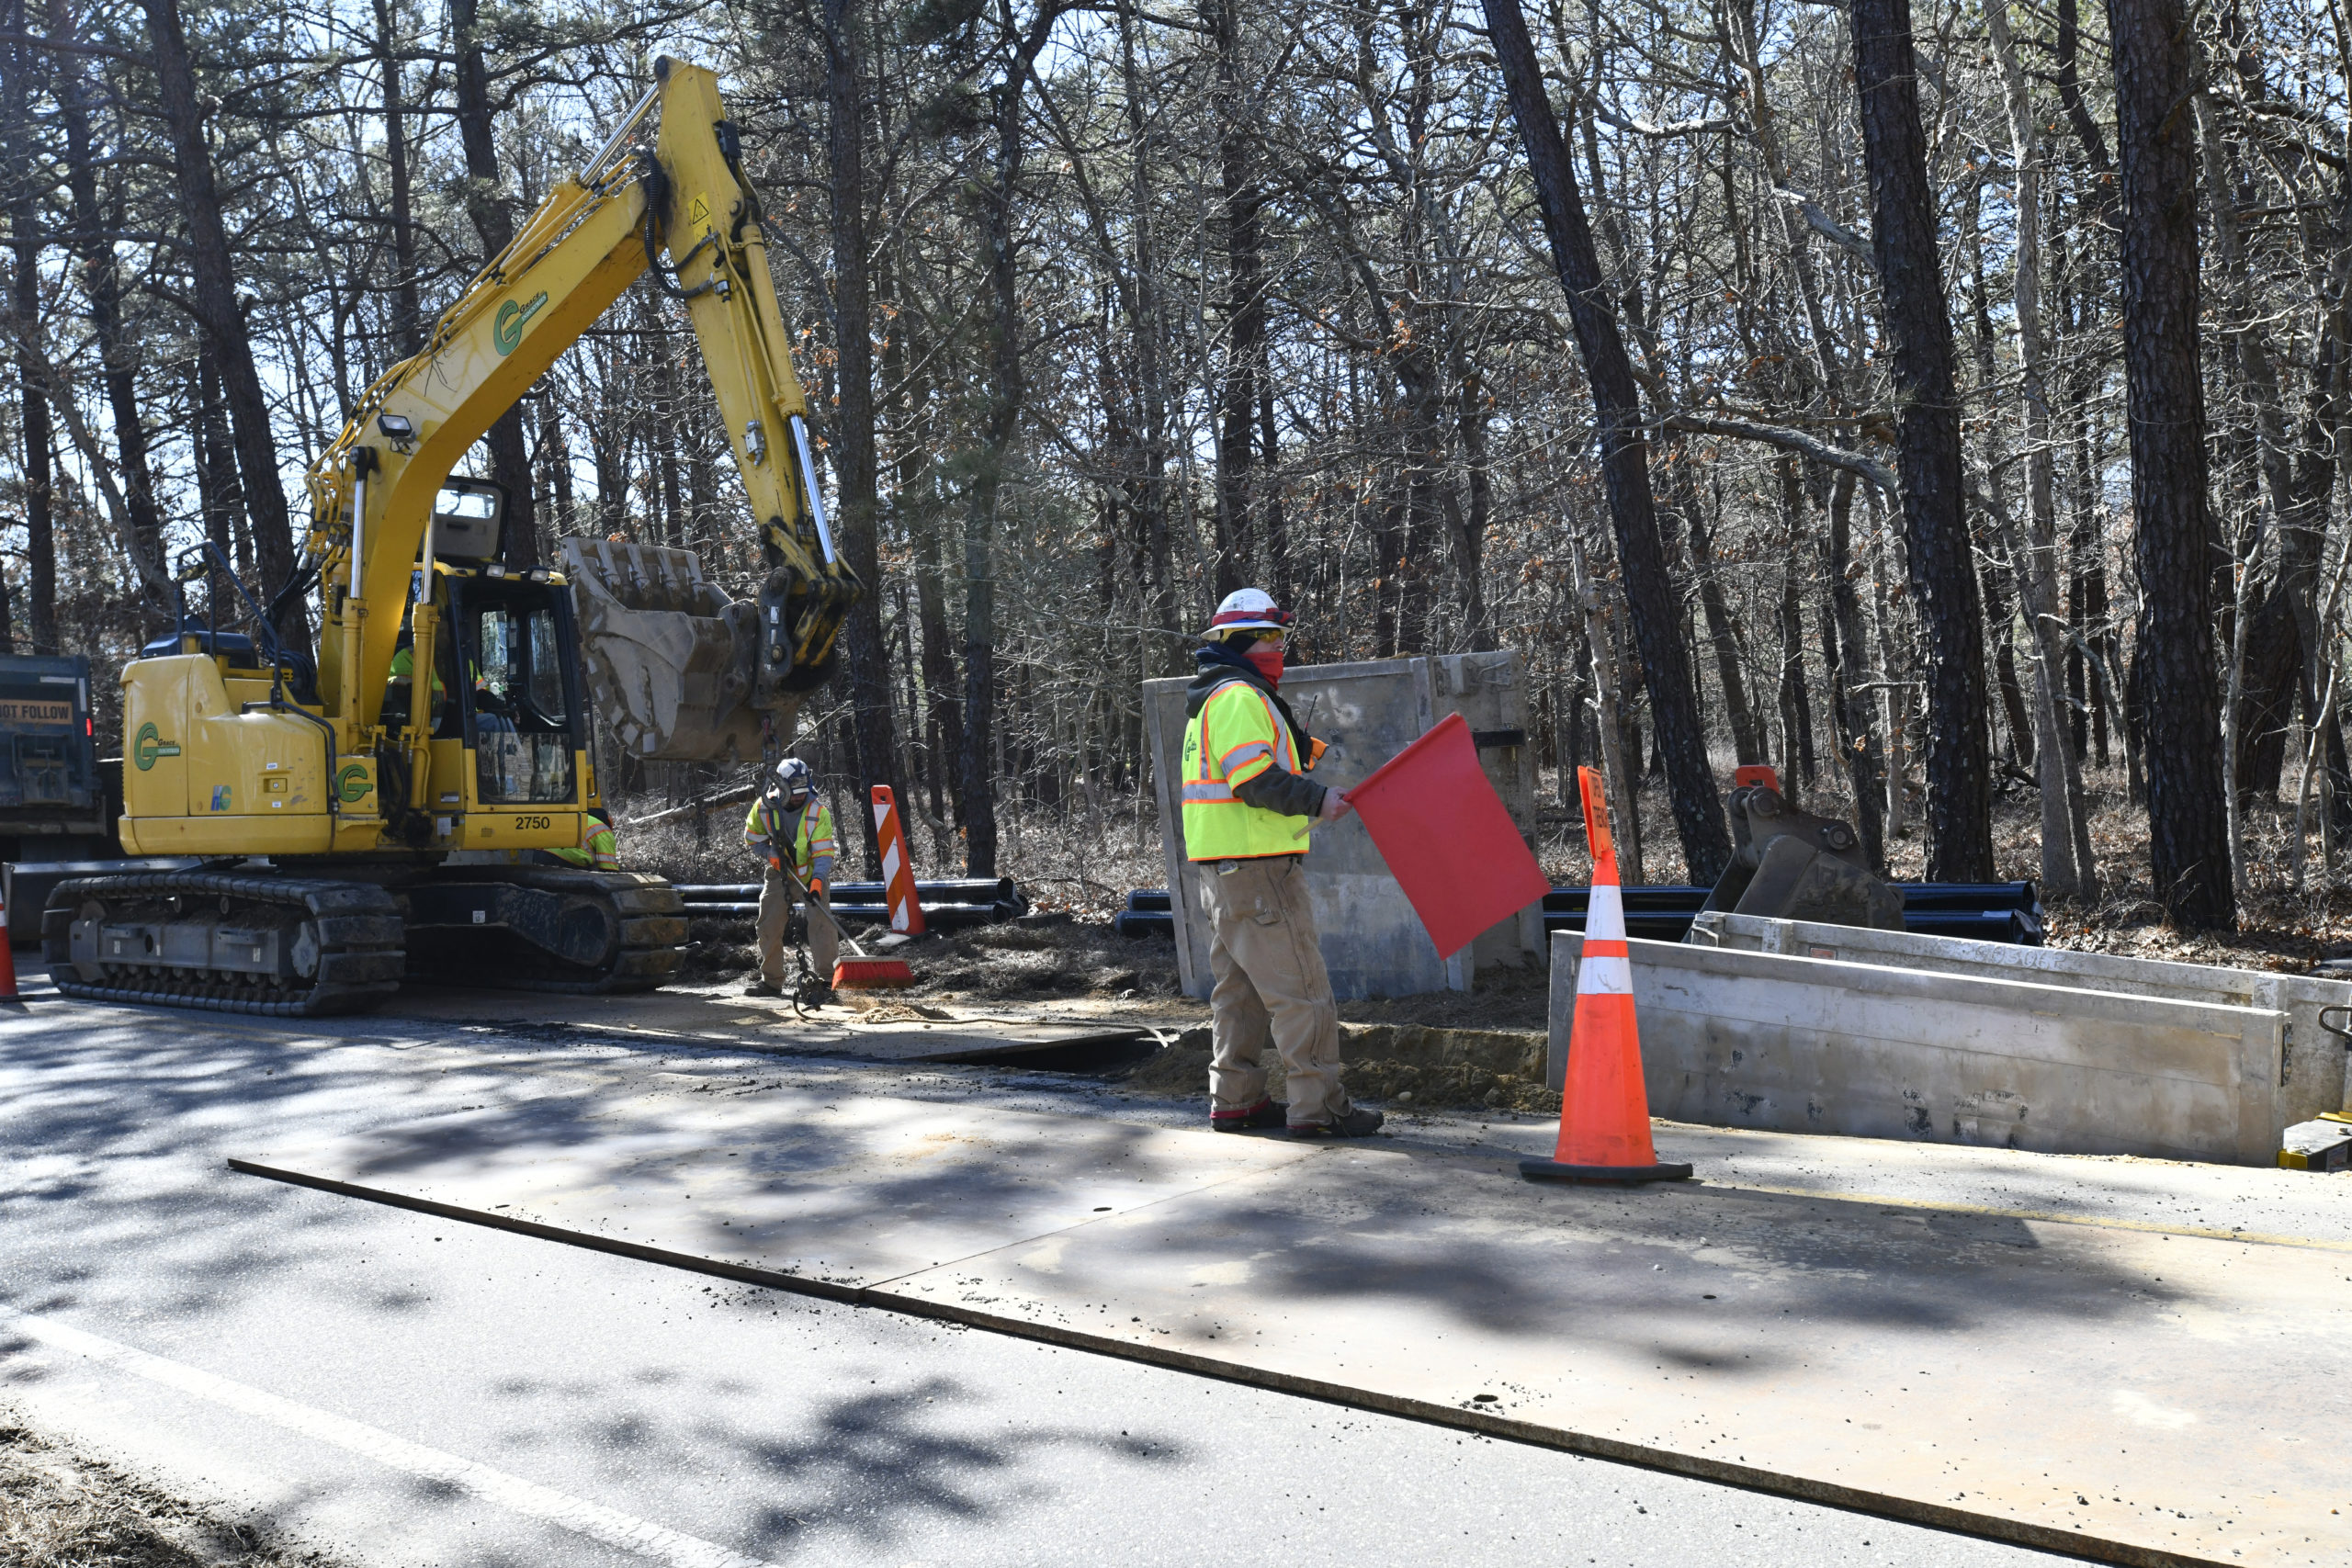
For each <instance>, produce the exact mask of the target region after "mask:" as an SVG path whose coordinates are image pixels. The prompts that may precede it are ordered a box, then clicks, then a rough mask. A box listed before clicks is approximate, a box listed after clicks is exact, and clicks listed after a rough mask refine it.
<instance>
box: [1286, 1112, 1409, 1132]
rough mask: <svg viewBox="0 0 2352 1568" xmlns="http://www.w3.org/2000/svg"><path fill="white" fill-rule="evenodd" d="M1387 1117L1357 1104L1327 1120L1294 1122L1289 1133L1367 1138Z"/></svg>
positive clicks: (1378, 1128)
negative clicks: (1340, 1114)
mask: <svg viewBox="0 0 2352 1568" xmlns="http://www.w3.org/2000/svg"><path fill="white" fill-rule="evenodd" d="M1386 1120H1387V1118H1386V1117H1385V1116H1383V1115H1381V1113H1380V1112H1379V1111H1366V1110H1364V1109H1363V1107H1361V1106H1359V1107H1357V1108H1356V1109H1355V1110H1353V1111H1349V1112H1348V1113H1347V1114H1346V1115H1344V1116H1334V1117H1333V1118H1331V1120H1329V1122H1292V1123H1291V1124H1290V1135H1291V1136H1292V1137H1294V1138H1368V1137H1370V1136H1372V1135H1373V1134H1374V1133H1377V1132H1379V1131H1380V1124H1381V1122H1385V1121H1386Z"/></svg>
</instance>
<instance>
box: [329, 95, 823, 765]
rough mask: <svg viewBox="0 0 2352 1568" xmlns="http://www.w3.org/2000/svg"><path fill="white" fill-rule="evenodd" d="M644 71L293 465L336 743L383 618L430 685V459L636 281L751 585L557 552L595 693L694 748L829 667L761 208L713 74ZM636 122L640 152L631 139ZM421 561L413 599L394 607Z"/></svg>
mask: <svg viewBox="0 0 2352 1568" xmlns="http://www.w3.org/2000/svg"><path fill="white" fill-rule="evenodd" d="M655 78H656V81H655V85H654V86H653V87H652V89H651V90H650V91H649V92H648V93H647V94H646V95H645V96H644V97H643V98H642V99H640V100H639V102H638V104H637V105H636V106H635V107H633V108H632V109H631V111H630V113H629V116H628V119H627V120H625V121H624V122H623V124H622V125H621V127H620V128H619V130H616V132H615V134H614V135H613V137H612V139H611V140H610V141H608V142H607V143H606V145H605V148H604V150H603V151H602V152H599V153H598V154H597V155H596V157H595V158H594V159H593V160H592V161H591V162H590V163H589V164H588V165H587V167H586V168H584V169H583V170H582V172H581V174H580V175H578V177H576V178H574V179H571V180H566V181H564V182H563V183H561V184H560V185H559V186H556V188H555V189H554V190H552V191H551V192H550V193H549V194H548V197H547V199H546V200H545V201H543V202H542V203H541V204H540V205H539V208H538V209H537V211H536V212H534V213H533V214H532V215H531V217H530V220H528V221H527V222H526V224H525V225H524V226H523V229H522V231H520V232H519V233H518V234H517V235H516V236H515V241H514V243H512V244H511V245H509V246H508V247H507V248H506V250H505V251H504V252H503V253H502V254H500V255H498V256H497V257H495V258H494V259H493V260H492V262H491V263H490V265H488V266H486V267H484V268H483V269H482V271H481V274H480V275H479V276H477V277H475V279H474V280H473V282H472V283H471V284H470V285H469V286H468V288H467V289H466V290H465V292H464V293H463V294H462V295H460V296H459V297H458V300H457V301H456V303H454V304H453V305H451V306H450V308H449V309H448V310H447V312H446V313H445V314H444V315H443V316H442V317H441V319H440V321H438V322H437V323H436V324H435V328H434V331H433V335H432V338H431V340H430V341H429V342H428V343H427V344H425V346H424V349H423V351H422V352H420V353H418V354H417V355H414V356H413V357H412V358H410V359H407V360H405V361H403V362H401V364H399V365H397V366H394V367H392V368H391V369H390V370H389V371H388V372H386V373H385V375H384V376H383V377H382V378H380V379H379V380H378V381H377V382H376V383H375V385H374V386H372V387H370V388H369V389H368V391H367V392H366V394H365V395H364V396H363V397H362V398H361V399H360V400H359V402H358V404H357V406H356V408H355V409H354V411H353V413H352V417H351V420H350V422H349V423H348V424H346V425H345V428H344V430H343V432H342V434H341V435H340V436H339V437H338V438H337V440H336V441H335V442H334V445H333V446H330V447H328V448H327V449H326V451H325V452H324V453H323V454H322V455H321V456H320V457H319V458H318V460H317V461H316V462H315V463H313V464H312V465H311V469H310V473H309V484H310V491H311V506H312V516H313V523H312V528H311V535H310V538H309V540H308V545H307V555H308V559H309V563H310V564H311V565H312V566H314V567H315V568H316V570H317V571H318V574H319V582H320V590H321V594H322V599H323V601H324V611H325V614H324V625H323V626H322V635H321V639H320V649H319V661H318V662H319V685H320V696H321V698H322V702H323V704H324V705H325V706H326V709H327V712H328V714H329V716H331V717H334V718H338V719H340V720H341V721H342V727H343V728H344V730H345V734H346V735H347V736H349V737H351V739H359V738H360V737H361V736H364V735H366V734H368V733H369V732H372V731H373V730H374V729H375V728H376V726H377V723H378V719H379V711H380V707H381V705H382V702H383V698H384V694H385V687H386V681H387V678H388V676H389V675H390V672H391V671H392V666H393V659H394V655H395V652H396V651H397V649H398V648H399V645H400V643H401V631H402V628H403V619H404V616H407V615H413V639H412V640H413V674H412V680H413V689H416V690H422V689H424V687H425V686H426V685H427V684H428V683H429V682H432V681H433V680H434V672H433V671H432V668H431V664H432V660H433V657H434V646H435V639H434V637H433V635H432V634H433V631H434V625H433V620H434V610H433V604H432V601H433V597H434V595H433V593H432V592H431V587H432V582H433V570H434V565H433V553H434V552H433V544H432V538H433V535H432V534H431V530H432V528H433V524H434V510H435V501H436V498H437V497H438V496H439V495H440V494H441V492H442V489H443V486H444V484H445V482H446V481H447V479H448V476H449V471H450V469H451V468H453V467H454V466H455V465H456V463H457V462H458V459H459V458H460V457H463V456H464V455H465V453H466V451H467V450H468V449H469V447H470V446H472V445H473V444H474V442H475V441H477V440H479V439H480V438H481V435H482V434H484V433H485V432H486V431H488V430H489V428H490V427H491V425H492V423H495V422H496V420H497V419H498V418H499V416H500V415H501V414H503V413H504V412H506V411H507V410H508V409H509V408H511V407H512V406H513V405H514V404H515V401H516V400H518V399H520V398H521V397H522V396H523V395H524V394H525V393H526V392H527V391H528V390H529V389H530V388H531V387H532V385H533V384H534V383H536V382H537V380H538V378H540V376H542V375H543V374H545V373H546V371H547V370H548V367H550V366H552V365H553V364H554V363H555V361H556V359H557V358H558V357H559V356H560V355H562V353H563V351H564V350H565V349H567V348H569V347H571V345H572V344H574V343H576V342H577V341H579V339H580V337H581V336H582V334H583V333H586V332H587V331H588V330H589V328H590V327H591V326H593V325H594V323H595V321H597V320H598V318H600V317H601V316H602V315H603V314H604V313H605V310H607V309H609V308H610V307H611V305H612V304H613V302H614V301H615V300H616V299H618V298H619V297H620V295H621V293H622V292H623V291H624V290H625V289H627V288H628V286H629V285H630V284H631V283H633V282H635V281H636V280H637V278H638V277H639V275H641V274H644V273H646V272H648V271H650V272H651V273H652V274H653V275H654V276H655V278H656V279H657V280H658V282H659V283H660V286H661V288H662V291H663V292H664V293H665V294H668V295H670V296H671V297H673V298H675V299H680V300H682V301H683V302H684V305H685V308H686V311H687V314H688V316H689V317H690V319H691V320H692V321H693V324H694V329H695V337H696V339H697V341H698V343H699V344H700V347H701V351H702V359H703V364H704V367H705V368H706V370H707V372H708V375H709V378H710V384H711V389H712V392H713V394H714V396H715V398H716V400H717V402H718V409H719V412H720V414H721V416H722V418H723V420H724V423H725V425H726V429H727V433H728V437H729V446H730V447H731V448H732V450H733V453H734V457H735V464H736V468H737V471H738V472H739V473H740V474H741V477H742V480H743V488H744V492H745V494H746V496H747V498H748V499H749V501H750V503H751V507H752V516H753V517H754V518H756V519H757V520H758V521H759V525H760V536H761V543H762V554H763V562H764V565H765V567H766V577H765V580H764V581H763V584H762V586H761V589H760V592H759V598H758V600H757V602H756V604H729V602H728V601H727V598H726V595H725V594H724V593H722V592H719V591H718V589H717V588H716V587H715V586H714V585H712V584H710V583H708V582H707V581H703V580H702V577H701V570H700V563H699V562H698V561H696V560H695V558H694V557H692V556H691V555H690V554H689V553H688V552H685V551H678V550H661V549H650V548H648V547H638V546H628V545H616V544H614V543H610V542H605V543H585V542H582V541H571V542H570V543H569V544H568V546H567V552H566V553H567V563H568V565H569V567H570V569H571V587H572V591H573V599H574V603H575V606H576V608H577V610H578V614H579V621H580V624H581V628H582V637H583V646H582V651H583V656H584V661H585V663H586V664H587V666H588V673H589V677H590V681H591V684H592V686H593V687H594V689H595V694H596V698H597V705H598V707H599V709H600V710H601V711H604V712H605V713H606V714H607V715H609V716H613V718H614V721H615V723H616V729H617V731H618V733H619V734H620V737H621V739H622V741H623V743H624V745H626V746H627V747H628V749H629V750H632V751H634V752H636V753H637V754H639V755H640V756H645V757H661V758H672V759H696V758H709V757H716V756H719V755H723V754H724V752H725V751H726V750H730V749H731V750H747V749H751V748H754V747H756V745H757V741H758V738H759V737H760V736H761V735H762V733H763V729H768V728H771V727H772V728H773V730H776V731H781V730H785V729H787V728H788V727H789V723H790V719H791V716H792V714H793V712H794V710H795V709H797V706H798V704H799V701H800V699H801V694H804V693H805V692H807V691H808V690H809V688H811V687H812V686H814V685H815V684H817V683H818V682H821V681H822V680H823V679H824V678H825V676H826V675H827V674H828V673H829V672H830V671H831V664H832V661H833V657H834V649H835V639H836V637H837V635H838V632H839V629H840V626H841V624H842V618H843V616H844V615H846V614H847V612H848V609H849V607H850V605H851V604H854V602H855V600H856V598H857V596H858V593H859V592H860V588H859V584H858V582H857V580H856V578H855V577H854V575H853V574H852V572H851V571H850V570H849V568H848V566H847V565H846V563H844V562H843V561H842V558H841V556H840V553H839V551H838V550H837V548H836V547H835V541H834V539H833V538H832V536H831V531H830V528H829V526H828V525H827V521H826V518H825V514H824V510H823V502H822V499H821V497H820V493H819V491H818V489H817V485H816V473H815V468H814V462H813V457H814V454H813V451H812V446H813V443H812V441H811V438H810V435H809V413H808V406H807V402H806V400H804V398H803V397H802V395H801V390H800V383H799V380H798V378H797V376H796V375H795V374H794V371H793V367H792V356H791V354H790V351H789V349H788V348H787V346H786V335H787V329H786V325H785V321H784V315H783V311H782V309H781V308H780V306H779V304H778V302H777V299H776V295H775V283H774V280H773V279H772V278H771V276H769V272H768V261H767V245H766V240H765V237H764V235H763V232H762V230H761V214H760V206H759V200H758V197H757V196H756V194H755V193H754V192H753V191H752V186H751V184H750V182H749V181H748V180H747V179H746V178H745V177H744V175H743V172H742V163H741V147H740V144H739V140H738V136H737V132H736V129H735V127H734V125H733V124H732V122H730V121H729V119H728V118H727V114H726V108H725V106H724V105H723V104H722V103H721V102H720V100H719V96H718V79H717V78H716V77H715V76H714V75H713V74H712V73H710V72H708V71H706V70H704V69H702V68H701V67H699V66H694V65H688V64H685V63H683V62H678V61H673V60H670V59H668V58H664V59H662V60H661V61H660V62H657V64H656V66H655ZM657 113H658V116H659V124H660V130H659V133H658V135H657V136H656V137H655V138H654V140H653V141H652V142H651V144H650V145H648V144H646V143H645V142H644V141H641V140H636V139H635V138H636V136H637V133H638V131H639V127H640V126H641V125H642V124H643V123H644V122H645V121H646V120H647V119H648V118H650V117H652V116H654V115H656V114H657ZM664 254H666V257H667V260H666V261H665V260H664ZM420 551H421V552H422V561H421V564H422V566H423V569H424V585H425V592H424V593H423V594H421V595H419V598H418V603H417V604H416V606H415V609H414V610H413V612H411V611H410V610H409V608H408V600H409V596H410V595H409V584H410V581H411V573H412V572H413V570H416V569H417V567H418V566H419V565H420ZM424 707H425V705H424V704H423V703H417V704H414V705H413V708H414V710H415V711H413V712H412V714H411V716H410V718H409V721H408V724H407V726H406V727H405V736H404V744H405V747H406V749H408V750H410V751H411V752H412V753H413V756H414V758H415V760H416V762H417V764H418V765H420V766H421V765H422V763H423V760H424V744H425V726H424ZM747 741H748V742H749V743H750V745H749V746H748V747H747V744H746V742H747ZM346 743H348V742H346Z"/></svg>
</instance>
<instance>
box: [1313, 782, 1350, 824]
mask: <svg viewBox="0 0 2352 1568" xmlns="http://www.w3.org/2000/svg"><path fill="white" fill-rule="evenodd" d="M1353 810H1355V807H1352V806H1351V805H1349V804H1348V797H1347V796H1346V795H1344V794H1342V793H1341V792H1340V791H1339V790H1336V789H1327V790H1325V791H1324V792H1323V807H1322V809H1321V810H1319V811H1317V813H1316V814H1315V815H1316V818H1317V820H1318V821H1323V822H1337V821H1339V820H1340V818H1343V817H1345V816H1347V815H1348V814H1349V813H1351V812H1352V811H1353Z"/></svg>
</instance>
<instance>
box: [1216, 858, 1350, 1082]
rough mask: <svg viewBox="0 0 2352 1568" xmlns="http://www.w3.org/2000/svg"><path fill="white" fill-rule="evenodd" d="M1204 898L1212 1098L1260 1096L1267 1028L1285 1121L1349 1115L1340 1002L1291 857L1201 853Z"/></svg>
mask: <svg viewBox="0 0 2352 1568" xmlns="http://www.w3.org/2000/svg"><path fill="white" fill-rule="evenodd" d="M1224 866H1231V867H1232V868H1233V869H1232V870H1230V871H1221V870H1220V869H1219V868H1220V867H1224ZM1201 901H1202V902H1203V903H1204V905H1206V906H1207V908H1208V916H1209V973H1210V974H1211V975H1212V976H1215V977H1216V988H1215V989H1214V990H1212V991H1211V992H1210V993H1209V1033H1210V1038H1211V1042H1212V1047H1213V1048H1212V1054H1211V1056H1210V1060H1209V1100H1210V1103H1211V1105H1212V1106H1213V1107H1214V1108H1215V1109H1216V1110H1218V1111H1246V1110H1248V1109H1249V1108H1250V1107H1251V1106H1253V1105H1255V1104H1257V1103H1258V1102H1259V1101H1260V1100H1263V1099H1265V1098H1266V1069H1265V1066H1264V1061H1265V1047H1266V1042H1267V1040H1268V1038H1269V1037H1271V1038H1272V1041H1273V1043H1274V1048H1275V1049H1276V1050H1277V1051H1279V1052H1280V1053H1281V1055H1282V1063H1283V1075H1284V1077H1286V1078H1287V1079H1288V1088H1287V1089H1286V1090H1285V1092H1286V1093H1287V1094H1288V1095H1289V1096H1290V1114H1289V1121H1290V1123H1291V1125H1293V1126H1299V1125H1303V1124H1306V1123H1310V1122H1329V1121H1330V1120H1332V1119H1333V1118H1334V1117H1338V1116H1344V1115H1346V1114H1347V1112H1348V1111H1349V1109H1350V1107H1349V1102H1348V1091H1347V1089H1345V1088H1343V1087H1342V1086H1341V1085H1340V1010H1339V1006H1338V1004H1336V1003H1335V1002H1333V1001H1332V999H1331V976H1329V974H1327V973H1326V972H1325V971H1324V968H1323V949H1322V946H1321V944H1320V942H1319V940H1318V938H1317V936H1316V932H1315V911H1314V909H1313V908H1312V907H1310V905H1309V904H1308V902H1307V897H1306V873H1305V872H1304V871H1302V870H1301V869H1300V868H1299V863H1298V857H1297V856H1295V855H1272V856H1269V857H1267V858H1266V859H1263V860H1243V861H1204V862H1203V863H1201Z"/></svg>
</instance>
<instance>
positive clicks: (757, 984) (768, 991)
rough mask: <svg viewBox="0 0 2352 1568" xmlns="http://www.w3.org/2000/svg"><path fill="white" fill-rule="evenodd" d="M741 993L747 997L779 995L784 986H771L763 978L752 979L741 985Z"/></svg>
mask: <svg viewBox="0 0 2352 1568" xmlns="http://www.w3.org/2000/svg"><path fill="white" fill-rule="evenodd" d="M743 994H744V995H745V996H747V997H780V996H782V995H784V987H782V986H771V985H769V984H768V983H767V982H766V981H765V980H754V981H752V983H751V984H750V985H748V986H746V987H743Z"/></svg>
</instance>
